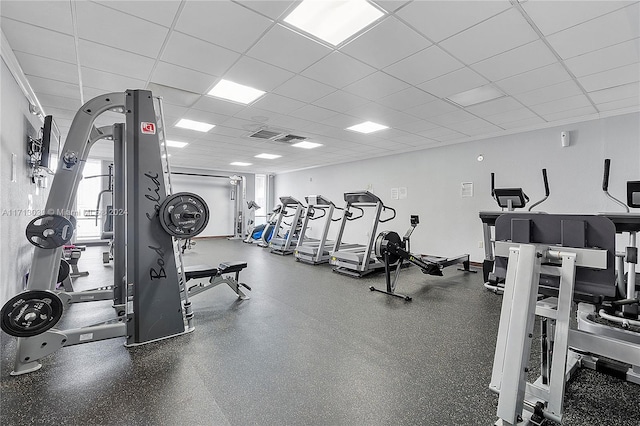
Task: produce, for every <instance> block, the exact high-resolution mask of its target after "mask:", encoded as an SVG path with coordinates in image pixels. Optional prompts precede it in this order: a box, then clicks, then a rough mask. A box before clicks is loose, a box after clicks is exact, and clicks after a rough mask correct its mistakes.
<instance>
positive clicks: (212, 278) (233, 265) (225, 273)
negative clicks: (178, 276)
mask: <svg viewBox="0 0 640 426" xmlns="http://www.w3.org/2000/svg"><path fill="white" fill-rule="evenodd" d="M246 267H247V262H238V261H236V262H222V263H220V264H219V265H218V267H217V268H214V267H212V266H209V265H193V266H186V267H185V268H184V275H185V279H186V281H187V282H188V281H191V280H197V279H203V278H209V281H208V282H200V283H198V284H195V285H192V286H191V287H187V286H186V285H185V288H186V289H187V291H188V292H189V297H191V296H195V295H196V294H199V293H202V292H203V291H206V290H209V289H210V288H213V287H216V286H218V285H220V284H227V285H228V286H229V287H231V289H232V290H233V291H234V292H235V293H236V294H237V295H238V298H239V299H242V300H246V299H249V296H247V295H246V294H244V293H243V292H242V290H241V289H240V287H244V288H246V289H247V290H251V287H249V286H248V285H246V284H245V283H241V282H239V281H238V280H239V277H240V271H242V270H243V269H244V268H246ZM230 274H235V275H230Z"/></svg>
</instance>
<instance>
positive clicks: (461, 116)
mask: <svg viewBox="0 0 640 426" xmlns="http://www.w3.org/2000/svg"><path fill="white" fill-rule="evenodd" d="M474 119H475V120H477V118H476V117H475V116H473V115H471V114H469V113H468V112H466V111H463V110H458V111H453V112H448V113H446V114H442V115H437V116H435V117H430V118H429V121H431V122H433V123H436V124H439V125H441V126H449V125H451V124H456V123H463V122H465V121H471V120H474Z"/></svg>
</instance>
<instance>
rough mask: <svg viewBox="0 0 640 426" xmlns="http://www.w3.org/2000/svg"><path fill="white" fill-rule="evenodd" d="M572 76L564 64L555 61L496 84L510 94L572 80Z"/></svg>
mask: <svg viewBox="0 0 640 426" xmlns="http://www.w3.org/2000/svg"><path fill="white" fill-rule="evenodd" d="M570 79H571V76H570V75H569V73H568V72H567V71H566V70H565V69H564V67H563V66H562V64H560V63H555V64H551V65H547V66H546V67H542V68H538V69H535V70H533V71H528V72H525V73H522V74H518V75H516V76H513V77H509V78H505V79H504V80H500V81H498V82H496V83H495V84H496V85H497V86H498V87H500V88H501V89H502V90H504V91H505V92H506V93H508V94H510V95H515V94H518V93H523V92H528V91H531V90H534V89H539V88H541V87H546V86H551V85H552V84H556V83H562V82H563V81H567V80H570Z"/></svg>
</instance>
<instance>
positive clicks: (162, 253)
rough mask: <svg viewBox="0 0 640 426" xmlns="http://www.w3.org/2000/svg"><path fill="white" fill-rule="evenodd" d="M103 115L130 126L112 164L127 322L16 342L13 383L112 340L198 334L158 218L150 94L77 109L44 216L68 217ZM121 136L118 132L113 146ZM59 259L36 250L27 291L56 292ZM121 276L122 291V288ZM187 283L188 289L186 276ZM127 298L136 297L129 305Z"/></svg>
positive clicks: (107, 98) (158, 168)
mask: <svg viewBox="0 0 640 426" xmlns="http://www.w3.org/2000/svg"><path fill="white" fill-rule="evenodd" d="M106 111H116V112H121V113H124V114H125V118H126V127H124V128H122V127H120V128H121V129H123V130H124V131H125V132H126V136H125V137H124V138H122V141H123V143H122V144H118V143H115V160H116V161H121V163H120V164H122V165H123V167H122V169H121V170H122V173H121V176H122V177H123V179H116V180H115V184H116V185H118V189H120V191H119V193H120V194H122V199H120V200H119V201H120V202H122V204H121V206H122V207H123V210H122V212H123V213H125V214H124V215H117V216H116V217H115V218H114V232H116V234H118V233H119V232H122V234H121V235H123V236H124V238H118V239H117V240H116V244H118V245H120V247H119V249H117V250H116V255H117V256H118V257H119V258H120V259H123V260H125V261H121V262H117V264H120V265H121V266H122V268H123V269H122V270H119V272H117V274H116V276H115V278H116V280H115V284H116V286H115V288H117V289H119V290H120V291H121V293H120V297H121V300H122V301H123V302H124V303H123V304H124V307H125V315H124V316H121V317H119V318H116V319H113V320H111V321H107V322H104V323H101V324H97V325H92V326H88V327H83V328H77V329H71V330H56V329H50V330H47V331H45V332H44V333H42V334H39V335H36V336H32V337H19V338H18V342H17V351H16V358H15V364H14V370H13V371H12V373H11V374H12V375H19V374H25V373H29V372H32V371H35V370H38V369H39V368H40V367H41V364H40V362H39V360H40V359H41V358H42V357H44V356H47V355H49V354H51V353H53V352H55V351H56V350H58V349H59V348H61V347H64V346H71V345H76V344H80V343H88V342H94V341H98V340H104V339H109V338H114V337H125V338H126V343H125V345H126V346H136V345H142V344H146V343H150V342H154V341H158V340H162V339H166V338H169V337H174V336H178V335H181V334H185V333H188V332H191V331H193V329H194V328H193V325H192V314H191V311H190V306H188V300H185V307H184V311H185V313H183V306H182V302H181V294H180V279H179V276H178V268H177V264H176V258H175V254H174V242H173V238H172V237H171V236H170V235H169V234H167V233H166V232H165V231H164V230H163V229H162V226H161V224H160V221H159V220H158V215H157V213H158V208H159V206H160V203H161V202H162V200H163V199H165V198H166V196H167V186H166V183H165V178H164V173H165V169H164V166H163V164H162V159H161V150H160V144H159V135H158V132H157V130H158V121H162V117H161V116H160V117H157V116H156V112H155V109H154V105H153V97H152V94H151V92H150V91H147V90H127V91H126V92H123V93H109V94H105V95H101V96H97V97H95V98H94V99H92V100H90V101H88V102H87V103H85V104H84V105H83V106H82V107H81V108H80V110H79V111H78V113H77V114H76V115H75V117H74V120H73V122H72V124H71V128H70V130H69V134H68V136H67V139H66V141H65V145H64V148H63V155H62V160H61V161H60V163H59V165H58V170H57V172H56V174H55V176H54V179H53V182H52V185H51V190H50V193H49V197H48V199H47V203H46V207H45V210H46V212H47V214H60V213H62V215H64V216H66V217H68V216H70V210H71V208H72V205H73V200H75V197H76V193H77V190H78V184H79V182H80V179H81V176H82V169H83V166H84V163H85V161H86V159H87V157H88V155H89V151H90V149H91V146H92V141H95V140H98V138H97V134H96V133H95V132H97V129H95V127H94V126H93V123H94V121H95V120H96V118H97V117H98V116H99V115H100V114H102V113H104V112H106ZM160 115H161V114H160ZM115 126H122V125H121V124H120V125H118V124H116V125H115ZM117 128H118V127H117ZM116 134H117V133H116V132H115V131H114V142H115V139H116ZM119 146H121V148H119ZM167 171H168V170H167ZM117 204H118V203H117V202H114V208H116V207H119V206H118V205H117ZM125 242H128V244H127V245H126V246H125ZM61 256H62V247H59V248H56V249H43V248H39V247H36V248H35V250H34V253H33V257H32V266H31V272H30V276H29V281H28V283H27V289H28V290H50V289H52V288H54V287H53V286H55V284H56V283H55V281H56V279H57V271H58V268H59V266H60V259H61ZM114 273H115V272H114ZM119 274H122V275H121V277H122V279H123V285H122V286H119V285H118V278H119V277H120V275H119ZM182 275H183V277H182V279H183V282H184V281H185V280H184V271H182ZM127 294H130V295H131V297H130V298H127V297H126V296H125V295H127ZM185 319H186V322H187V323H186V324H185Z"/></svg>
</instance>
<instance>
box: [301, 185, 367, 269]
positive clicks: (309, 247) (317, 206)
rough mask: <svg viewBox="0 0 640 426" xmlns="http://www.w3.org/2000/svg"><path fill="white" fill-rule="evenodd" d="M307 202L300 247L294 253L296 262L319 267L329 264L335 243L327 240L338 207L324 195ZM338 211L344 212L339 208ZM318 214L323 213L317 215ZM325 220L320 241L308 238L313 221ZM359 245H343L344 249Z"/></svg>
mask: <svg viewBox="0 0 640 426" xmlns="http://www.w3.org/2000/svg"><path fill="white" fill-rule="evenodd" d="M305 200H306V202H307V212H306V214H305V217H304V221H303V222H302V230H301V231H300V237H299V238H298V245H297V246H296V249H295V251H294V254H295V256H296V260H298V261H300V262H303V263H308V264H310V265H319V264H322V263H327V262H329V250H330V248H333V246H334V244H335V241H331V240H328V239H327V236H328V234H329V228H330V227H331V222H333V221H335V220H336V219H333V212H334V211H335V209H336V205H335V204H333V202H332V201H331V200H329V199H328V198H325V197H323V196H322V195H310V196H308V197H305ZM338 209H340V210H342V209H341V208H339V207H338ZM317 212H322V213H321V214H318V215H316V213H317ZM322 218H324V221H323V224H322V225H321V226H322V228H321V231H320V239H314V238H308V237H306V234H307V231H308V230H309V228H310V227H309V224H310V222H311V221H312V220H318V219H322ZM355 246H357V244H346V243H345V244H342V248H343V249H347V248H349V247H355Z"/></svg>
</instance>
